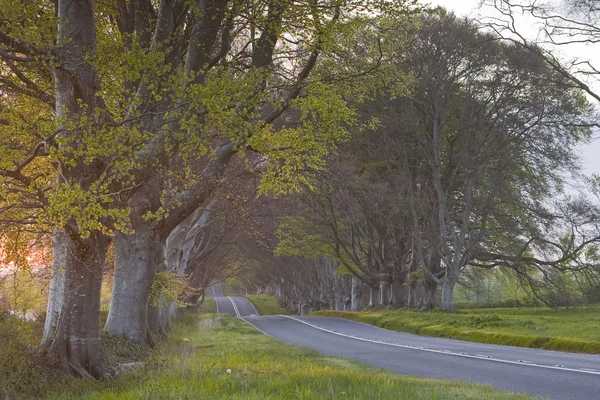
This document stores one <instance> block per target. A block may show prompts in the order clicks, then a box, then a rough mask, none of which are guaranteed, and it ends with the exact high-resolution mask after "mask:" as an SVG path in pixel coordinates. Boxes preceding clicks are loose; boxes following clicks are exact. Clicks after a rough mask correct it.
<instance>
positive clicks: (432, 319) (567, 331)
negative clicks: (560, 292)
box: [313, 307, 600, 354]
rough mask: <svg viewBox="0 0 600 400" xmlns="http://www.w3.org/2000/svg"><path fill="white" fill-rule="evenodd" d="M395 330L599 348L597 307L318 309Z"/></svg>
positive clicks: (531, 344)
mask: <svg viewBox="0 0 600 400" xmlns="http://www.w3.org/2000/svg"><path fill="white" fill-rule="evenodd" d="M313 315H324V316H331V317H341V318H347V319H351V320H354V321H359V322H365V323H367V324H371V325H375V326H378V327H381V328H386V329H390V330H394V331H399V332H410V333H416V334H420V335H426V336H434V337H447V338H453V339H461V340H468V341H472V342H481V343H491V344H502V345H510V346H518V347H532V348H542V349H548V350H560V351H570V352H578V353H591V354H600V307H585V308H578V309H568V310H552V309H543V308H519V309H514V308H504V309H497V308H495V309H477V310H461V311H459V312H457V313H442V312H427V313H419V312H414V311H397V310H396V311H389V310H373V311H364V312H344V311H318V312H315V313H313Z"/></svg>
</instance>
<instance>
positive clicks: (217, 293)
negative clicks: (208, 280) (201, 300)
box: [206, 283, 259, 317]
mask: <svg viewBox="0 0 600 400" xmlns="http://www.w3.org/2000/svg"><path fill="white" fill-rule="evenodd" d="M206 294H207V295H208V296H213V298H214V299H215V303H216V311H217V312H218V313H223V314H230V315H233V316H234V317H247V316H257V315H259V314H258V311H257V310H256V308H255V307H254V304H252V303H251V302H250V301H249V300H248V299H247V298H245V297H239V296H225V295H224V294H223V288H222V287H221V284H219V283H215V284H214V285H212V286H211V287H209V288H208V289H207V290H206Z"/></svg>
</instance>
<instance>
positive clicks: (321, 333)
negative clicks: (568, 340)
mask: <svg viewBox="0 0 600 400" xmlns="http://www.w3.org/2000/svg"><path fill="white" fill-rule="evenodd" d="M242 319H244V320H245V321H246V322H248V323H250V324H251V325H253V326H255V327H256V328H257V329H258V330H259V331H261V332H263V333H265V334H267V335H269V336H271V337H274V338H276V339H279V340H283V341H285V342H288V343H292V344H296V345H300V346H305V347H311V348H313V349H316V350H318V351H320V352H322V353H325V354H330V355H336V356H345V357H350V358H354V359H358V360H360V361H363V362H366V363H368V364H370V365H372V366H375V367H379V368H385V369H388V370H392V371H395V372H399V373H402V374H407V375H414V376H420V377H427V378H441V379H452V380H461V381H469V382H475V383H485V384H490V385H492V386H494V387H496V388H499V389H504V390H510V391H516V392H527V393H530V394H532V395H536V396H547V397H549V398H553V399H561V400H592V399H600V378H599V376H598V375H600V357H598V356H591V355H581V354H571V353H561V352H553V351H545V350H536V349H524V348H516V347H509V346H497V345H486V344H482V343H472V342H462V341H458V340H449V339H439V338H429V337H421V336H417V335H410V334H404V333H399V332H393V331H388V330H385V329H381V328H376V327H373V326H371V325H366V324H361V323H358V322H354V321H349V320H343V319H338V318H329V317H287V316H269V317H244V318H242ZM492 355H493V356H492ZM562 364H564V366H563V365H562ZM540 365H543V366H544V367H541V368H540ZM546 366H547V367H548V368H546Z"/></svg>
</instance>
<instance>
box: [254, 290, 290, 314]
mask: <svg viewBox="0 0 600 400" xmlns="http://www.w3.org/2000/svg"><path fill="white" fill-rule="evenodd" d="M246 298H247V299H248V300H250V301H251V302H252V304H254V307H256V309H257V310H258V312H259V313H260V315H278V314H283V315H292V314H293V313H292V312H291V311H290V310H288V309H287V308H283V307H281V306H280V305H279V302H278V301H277V298H276V297H273V296H271V295H269V294H249V295H247V296H246Z"/></svg>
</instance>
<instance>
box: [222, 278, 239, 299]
mask: <svg viewBox="0 0 600 400" xmlns="http://www.w3.org/2000/svg"><path fill="white" fill-rule="evenodd" d="M221 288H222V289H223V295H224V296H239V295H240V294H239V293H238V292H236V291H235V289H234V288H233V286H231V284H230V283H229V282H227V281H223V282H221Z"/></svg>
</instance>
